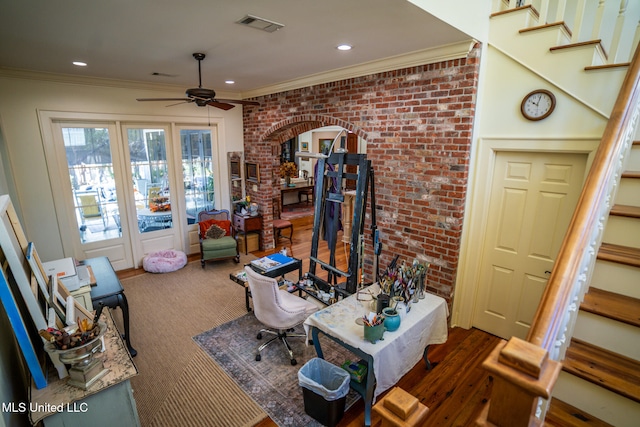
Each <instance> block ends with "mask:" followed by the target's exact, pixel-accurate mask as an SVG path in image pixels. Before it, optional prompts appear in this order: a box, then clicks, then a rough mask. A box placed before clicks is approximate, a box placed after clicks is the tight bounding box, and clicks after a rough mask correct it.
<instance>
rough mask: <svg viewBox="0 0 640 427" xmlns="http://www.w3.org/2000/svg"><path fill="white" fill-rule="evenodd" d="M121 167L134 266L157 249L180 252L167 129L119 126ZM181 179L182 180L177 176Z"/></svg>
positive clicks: (176, 189)
mask: <svg viewBox="0 0 640 427" xmlns="http://www.w3.org/2000/svg"><path fill="white" fill-rule="evenodd" d="M122 135H123V137H124V138H125V147H126V149H125V150H124V153H123V154H124V156H123V157H124V164H126V165H129V167H128V168H125V171H124V172H125V179H126V182H127V183H128V184H129V185H128V190H129V191H128V193H127V194H128V197H127V206H128V207H129V210H128V212H129V216H128V218H127V222H128V223H129V224H130V227H129V228H130V229H131V233H130V236H131V243H132V246H133V252H134V255H135V261H136V262H135V264H136V266H137V265H140V264H141V262H142V258H143V257H144V256H145V255H146V254H148V253H151V252H155V251H158V250H161V249H172V248H175V249H181V242H180V229H181V227H180V218H181V215H180V211H179V210H178V209H175V208H174V207H175V206H176V200H177V199H178V198H180V197H181V196H182V195H181V191H180V187H179V185H178V184H177V182H178V181H177V177H176V173H175V170H176V168H175V167H174V165H175V164H176V162H175V159H174V158H173V153H172V152H171V150H170V149H168V147H171V132H170V129H169V126H162V125H157V124H144V125H138V124H135V125H133V124H123V125H122ZM180 178H182V177H180Z"/></svg>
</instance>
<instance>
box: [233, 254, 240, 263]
mask: <svg viewBox="0 0 640 427" xmlns="http://www.w3.org/2000/svg"><path fill="white" fill-rule="evenodd" d="M233 261H234V262H235V263H236V264H238V263H239V262H240V255H236V257H235V258H233Z"/></svg>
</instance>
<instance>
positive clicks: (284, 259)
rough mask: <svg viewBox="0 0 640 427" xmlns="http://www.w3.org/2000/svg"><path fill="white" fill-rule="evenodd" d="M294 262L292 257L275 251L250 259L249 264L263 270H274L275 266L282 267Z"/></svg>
mask: <svg viewBox="0 0 640 427" xmlns="http://www.w3.org/2000/svg"><path fill="white" fill-rule="evenodd" d="M292 262H295V259H294V258H291V257H288V256H286V255H282V254H281V253H275V254H271V255H267V256H265V257H262V258H259V259H255V260H253V261H251V265H252V266H254V267H256V268H258V269H260V270H262V271H264V272H267V271H271V270H275V269H276V268H280V267H284V266H285V265H287V264H291V263H292Z"/></svg>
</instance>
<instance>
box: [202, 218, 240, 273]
mask: <svg viewBox="0 0 640 427" xmlns="http://www.w3.org/2000/svg"><path fill="white" fill-rule="evenodd" d="M210 220H214V221H217V222H216V225H218V226H219V227H221V228H224V229H225V230H227V235H226V236H224V237H220V238H219V239H211V238H209V239H207V238H205V233H206V230H207V228H208V227H206V226H204V227H203V224H208V223H209V222H210ZM198 230H199V237H200V264H201V265H202V268H204V265H205V263H206V262H207V261H219V260H224V259H230V258H233V260H234V261H235V262H236V263H238V262H240V252H239V250H238V241H237V240H236V236H235V230H234V229H233V227H232V226H231V220H230V218H229V211H228V210H226V209H221V210H217V211H201V212H199V213H198Z"/></svg>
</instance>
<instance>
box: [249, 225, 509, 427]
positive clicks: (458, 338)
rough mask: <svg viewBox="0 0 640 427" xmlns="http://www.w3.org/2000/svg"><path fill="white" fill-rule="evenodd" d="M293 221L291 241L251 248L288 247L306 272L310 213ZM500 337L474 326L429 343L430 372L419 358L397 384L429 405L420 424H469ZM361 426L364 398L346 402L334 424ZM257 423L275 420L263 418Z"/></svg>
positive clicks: (342, 262)
mask: <svg viewBox="0 0 640 427" xmlns="http://www.w3.org/2000/svg"><path fill="white" fill-rule="evenodd" d="M292 222H293V224H294V230H295V231H294V235H293V243H290V242H289V240H286V239H280V241H279V242H278V243H279V244H278V247H277V248H276V249H275V250H269V251H259V252H253V254H254V255H256V256H258V257H260V256H264V255H267V254H269V253H272V252H274V251H278V250H280V249H281V248H282V246H286V247H287V250H292V251H293V256H295V257H297V258H301V259H303V260H304V259H306V261H305V264H304V268H303V271H308V257H309V254H310V253H311V236H312V228H313V222H312V217H309V218H300V219H296V220H292ZM347 252H348V249H347V250H343V248H342V246H341V245H338V247H337V248H336V266H337V267H338V268H340V269H344V270H346V265H347V256H346V254H347ZM290 253H291V252H290ZM328 254H329V250H328V248H327V245H326V243H325V242H320V243H319V245H318V255H319V257H320V258H321V259H328ZM498 342H500V338H497V337H495V336H493V335H490V334H488V333H486V332H482V331H480V330H477V329H470V330H465V329H461V328H452V329H450V330H449V338H448V339H447V342H446V343H444V344H440V345H434V346H431V347H430V349H429V359H430V360H431V362H433V364H434V365H435V366H434V367H433V368H432V370H431V371H427V370H426V369H425V364H424V362H422V361H420V362H419V363H418V364H417V365H416V366H414V367H413V369H412V370H411V371H409V373H407V374H406V375H405V376H404V377H403V378H402V379H401V380H400V382H399V383H398V386H399V387H401V388H402V389H404V390H405V391H407V392H409V393H410V394H412V395H414V396H416V397H417V398H418V399H420V401H421V402H422V403H423V404H424V405H426V406H427V407H428V408H429V415H428V416H427V424H425V425H426V426H470V425H473V423H474V421H475V419H476V418H477V416H478V414H479V413H480V411H482V409H483V407H484V405H485V404H486V402H487V399H488V398H489V395H490V393H491V386H492V378H491V377H490V376H489V375H488V374H487V373H486V371H484V370H483V369H482V367H481V364H482V362H483V361H484V359H486V357H487V356H488V355H489V353H490V352H491V350H493V348H494V347H495V346H496V345H497V344H498ZM363 425H364V403H363V401H362V399H360V400H359V401H358V403H356V404H355V405H354V406H353V407H351V408H350V409H349V410H348V411H347V412H346V413H345V415H344V418H343V419H342V420H341V421H340V423H339V424H338V426H339V427H360V426H363ZM371 425H372V426H373V427H379V426H380V425H381V420H380V418H379V417H378V416H377V415H375V414H373V415H372V424H371ZM257 426H258V427H267V426H269V427H271V426H276V424H275V423H274V422H273V421H272V420H271V419H270V418H266V419H265V420H263V421H262V422H260V423H259V424H257Z"/></svg>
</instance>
